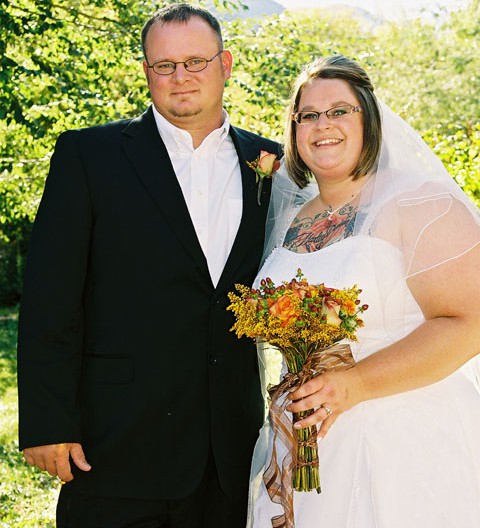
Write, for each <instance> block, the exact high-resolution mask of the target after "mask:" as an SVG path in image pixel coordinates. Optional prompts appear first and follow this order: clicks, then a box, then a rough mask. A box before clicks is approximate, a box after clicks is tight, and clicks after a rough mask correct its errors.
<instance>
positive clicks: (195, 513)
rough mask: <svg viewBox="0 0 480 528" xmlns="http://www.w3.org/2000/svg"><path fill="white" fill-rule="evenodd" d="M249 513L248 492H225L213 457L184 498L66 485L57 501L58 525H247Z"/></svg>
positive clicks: (192, 527) (205, 527) (210, 527)
mask: <svg viewBox="0 0 480 528" xmlns="http://www.w3.org/2000/svg"><path fill="white" fill-rule="evenodd" d="M246 517H247V493H246V492H245V494H243V495H241V496H230V495H227V494H226V493H224V492H223V491H222V490H221V489H220V486H219V484H218V478H217V472H216V470H215V465H214V463H213V459H212V458H211V457H210V461H209V464H208V467H207V470H206V472H205V475H204V477H203V479H202V481H201V483H200V485H199V486H198V488H197V489H196V490H195V492H194V493H193V494H192V495H190V496H188V497H185V498H183V499H175V500H162V499H159V500H150V499H148V500H143V499H128V498H107V497H97V496H91V495H84V494H77V493H75V492H73V491H71V490H70V489H69V486H68V485H65V486H63V487H62V490H61V492H60V497H59V499H58V504H57V528H245V525H246Z"/></svg>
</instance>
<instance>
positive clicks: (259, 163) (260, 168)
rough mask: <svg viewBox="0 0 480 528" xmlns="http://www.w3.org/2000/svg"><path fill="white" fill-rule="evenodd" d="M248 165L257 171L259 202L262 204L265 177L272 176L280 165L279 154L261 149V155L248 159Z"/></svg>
mask: <svg viewBox="0 0 480 528" xmlns="http://www.w3.org/2000/svg"><path fill="white" fill-rule="evenodd" d="M247 165H248V166H249V167H250V168H251V169H253V170H254V171H255V181H256V182H257V186H258V188H257V203H258V205H262V204H261V202H260V197H261V195H262V187H263V180H264V178H271V177H272V176H273V173H274V172H275V171H276V170H278V168H279V167H280V162H279V161H278V160H277V155H276V154H272V153H271V152H267V151H266V150H261V151H260V156H258V158H257V159H256V160H254V161H247Z"/></svg>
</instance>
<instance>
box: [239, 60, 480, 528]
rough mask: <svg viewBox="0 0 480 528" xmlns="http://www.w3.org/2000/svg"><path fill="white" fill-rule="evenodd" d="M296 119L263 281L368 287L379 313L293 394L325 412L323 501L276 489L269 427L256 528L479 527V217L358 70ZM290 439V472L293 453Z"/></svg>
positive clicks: (280, 176)
mask: <svg viewBox="0 0 480 528" xmlns="http://www.w3.org/2000/svg"><path fill="white" fill-rule="evenodd" d="M290 115H291V119H290V120H288V124H287V127H286V139H285V164H284V166H283V167H282V169H281V170H280V171H279V172H278V173H277V175H276V176H275V179H274V184H273V191H272V192H273V195H272V203H271V214H270V226H269V232H270V238H269V239H268V241H267V243H266V255H265V257H266V260H265V262H264V265H263V267H262V269H261V270H260V272H259V275H258V279H257V280H261V279H262V278H265V277H270V278H271V279H273V281H274V282H275V283H276V284H280V283H281V282H282V281H289V280H290V279H292V278H293V277H294V276H295V275H296V272H297V269H298V268H301V269H302V271H303V273H304V275H305V277H306V278H307V279H308V281H309V282H311V283H317V284H318V283H322V282H323V283H325V285H326V286H329V287H335V288H345V287H351V286H353V285H354V284H357V285H358V286H359V287H360V288H361V289H362V294H361V302H362V303H366V304H368V305H369V309H368V310H367V311H366V312H365V313H364V314H362V318H363V319H364V322H365V326H364V328H362V329H360V330H359V332H358V342H355V343H352V344H351V346H352V351H353V355H354V358H355V360H356V365H355V366H354V367H353V368H351V369H348V370H342V371H334V372H326V373H324V374H322V375H319V376H317V377H315V378H314V379H312V380H311V381H309V382H308V383H306V384H305V385H304V386H303V387H301V388H300V389H297V390H296V391H295V392H293V393H291V394H290V395H289V396H288V397H289V398H290V399H291V400H292V402H291V403H290V404H289V406H288V407H287V411H286V412H287V414H288V416H289V417H291V412H293V411H295V412H299V411H303V410H307V409H312V408H313V409H315V413H314V414H312V415H311V416H310V417H308V418H306V419H304V420H302V421H301V422H299V424H297V425H299V426H300V427H302V426H307V425H312V424H314V423H316V424H317V425H318V427H319V445H318V451H319V465H320V481H321V486H322V492H321V493H320V494H317V493H316V492H315V491H312V492H301V493H299V492H292V490H291V486H290V484H289V482H283V484H282V486H281V487H280V488H279V489H278V490H274V489H267V486H266V483H265V482H264V479H263V474H264V471H265V468H266V467H267V466H268V465H269V463H270V461H271V453H272V443H273V435H272V432H271V429H270V427H269V423H268V421H267V422H266V424H265V425H264V427H263V428H262V430H261V433H260V438H259V441H258V443H257V446H256V450H255V454H254V460H253V464H252V482H251V497H250V508H249V526H253V527H255V528H271V527H272V526H273V527H277V526H278V527H281V526H284V527H287V528H292V527H293V526H295V527H296V528H317V527H318V528H478V527H480V393H479V391H478V379H477V380H476V379H475V366H476V365H475V361H477V359H478V358H475V356H476V355H477V354H479V352H480V276H479V273H480V227H479V224H480V220H479V213H478V210H477V208H476V207H475V206H474V205H473V204H472V203H471V202H470V201H469V200H468V198H467V197H466V196H465V195H464V193H463V192H462V191H461V190H460V188H459V187H458V186H457V185H456V184H455V183H454V181H453V180H452V178H451V177H450V176H449V175H448V173H447V171H446V170H445V168H444V167H443V165H442V164H441V162H440V161H439V160H438V159H437V158H436V157H435V156H434V155H433V153H432V152H431V151H430V149H429V148H428V147H427V146H426V145H425V144H424V143H423V141H422V140H421V138H420V137H419V136H418V134H416V133H415V132H414V131H413V130H412V129H411V128H410V127H409V126H408V125H407V124H406V123H405V122H404V121H403V120H401V119H400V118H399V117H398V116H396V115H394V114H393V113H392V112H391V111H390V110H389V109H388V108H387V107H386V106H385V105H383V104H381V103H379V102H378V101H377V99H376V97H375V95H374V93H373V87H372V85H371V82H370V79H369V78H368V75H367V74H366V72H365V71H364V70H363V68H361V67H360V66H359V65H358V64H357V63H356V62H354V61H352V60H350V59H348V58H346V57H343V56H341V55H335V56H333V57H330V58H327V59H321V60H318V61H315V62H313V63H312V64H310V65H309V66H308V67H307V68H306V69H305V71H304V72H303V73H302V74H301V75H300V76H299V78H298V80H297V83H296V85H295V87H294V90H293V94H292V98H291V104H290ZM285 169H286V170H285ZM287 173H288V174H289V175H290V177H288V176H287ZM292 180H293V181H292ZM310 181H313V184H312V183H309V182H310ZM472 358H474V359H472ZM261 359H262V358H261ZM469 360H471V361H469ZM477 372H478V371H477ZM275 442H276V452H277V465H278V468H279V470H281V468H282V461H283V458H284V457H285V454H286V453H287V450H288V449H289V446H285V445H283V444H282V442H281V440H280V439H279V438H276V440H275ZM265 480H266V479H265ZM292 493H293V514H288V513H287V514H285V509H284V507H283V505H282V504H285V497H286V496H288V494H292Z"/></svg>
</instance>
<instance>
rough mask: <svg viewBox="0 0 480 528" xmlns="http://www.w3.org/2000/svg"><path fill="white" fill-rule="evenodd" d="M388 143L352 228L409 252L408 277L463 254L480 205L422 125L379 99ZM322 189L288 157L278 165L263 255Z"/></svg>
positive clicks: (479, 228) (474, 239)
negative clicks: (290, 170) (301, 179)
mask: <svg viewBox="0 0 480 528" xmlns="http://www.w3.org/2000/svg"><path fill="white" fill-rule="evenodd" d="M380 109H381V113H382V129H383V132H382V145H381V149H380V154H379V159H378V165H377V169H376V171H375V173H374V174H372V175H371V176H367V177H368V180H367V181H366V183H365V185H364V187H363V189H362V192H361V194H360V203H359V208H358V213H357V217H356V220H355V226H354V230H353V236H367V237H376V238H381V239H383V240H385V241H386V242H388V243H390V244H393V245H394V246H395V247H397V248H398V250H399V251H401V252H402V254H403V261H404V264H405V270H404V271H405V278H408V277H409V276H412V275H414V274H416V273H421V272H423V271H426V270H428V269H430V268H433V267H435V266H438V265H440V264H442V263H444V262H446V261H448V260H451V259H454V258H457V257H459V256H461V255H462V254H464V253H465V252H467V251H468V250H469V249H472V248H473V247H474V246H475V245H476V244H478V243H479V242H480V212H479V210H478V208H477V207H476V206H475V205H474V204H473V203H472V202H471V200H470V199H469V198H468V197H467V196H466V195H465V193H464V192H463V191H462V190H461V189H460V187H459V186H458V185H457V184H456V183H455V181H454V180H453V179H452V177H451V176H450V174H449V173H448V172H447V170H446V168H445V167H444V165H443V164H442V162H441V161H440V159H439V158H437V156H435V154H434V153H433V151H432V150H431V149H430V148H429V147H428V146H427V145H426V143H425V142H424V141H423V140H422V138H421V137H420V136H419V134H418V133H417V132H415V131H414V130H413V129H412V128H411V127H410V126H409V125H408V124H407V123H406V122H405V121H404V120H402V119H401V118H400V117H399V116H397V115H396V114H394V113H393V112H392V111H391V110H390V108H388V107H387V105H385V104H383V103H380ZM317 194H318V187H317V184H316V182H315V181H313V182H312V183H310V184H309V185H308V186H307V187H306V188H305V189H299V188H298V187H297V186H296V185H295V184H294V183H293V182H292V181H291V180H290V179H289V177H288V175H287V173H286V170H285V167H284V165H282V166H281V168H280V169H279V170H278V171H277V172H276V173H275V177H274V181H273V187H272V198H271V203H270V209H269V212H268V218H267V231H266V238H265V248H264V255H263V261H265V260H266V258H267V257H268V256H269V254H270V253H271V252H272V250H273V249H274V248H275V247H277V246H278V245H281V244H282V242H283V238H284V236H285V233H286V230H287V229H288V227H289V225H290V223H291V221H292V219H293V216H294V214H295V212H296V211H298V209H300V207H301V206H302V205H303V204H305V203H306V202H308V201H309V200H311V199H312V198H314V197H315V196H316V195H317Z"/></svg>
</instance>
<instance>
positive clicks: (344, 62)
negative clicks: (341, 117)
mask: <svg viewBox="0 0 480 528" xmlns="http://www.w3.org/2000/svg"><path fill="white" fill-rule="evenodd" d="M314 79H341V80H343V81H346V82H347V83H348V84H349V85H350V87H351V89H352V90H353V92H354V93H355V95H356V97H357V99H358V101H359V103H360V106H361V108H362V115H363V148H362V153H361V155H360V159H359V160H358V164H357V166H356V167H355V169H354V170H353V172H352V174H351V176H352V178H353V179H354V180H355V179H357V178H359V177H360V176H364V175H366V174H368V173H369V172H370V171H371V170H372V169H373V167H374V166H375V164H376V161H377V158H378V153H379V151H380V144H381V142H382V123H381V118H380V109H379V106H378V101H377V98H376V97H375V95H374V93H373V85H372V82H371V81H370V78H369V76H368V75H367V72H366V71H365V70H364V69H363V68H362V67H361V66H360V65H359V64H358V63H357V62H355V61H354V60H352V59H349V58H348V57H345V56H344V55H332V56H331V57H325V58H320V59H317V60H315V61H313V62H311V63H310V64H308V65H307V66H306V68H305V69H304V70H303V71H302V73H300V75H299V76H298V78H297V80H296V82H295V84H294V86H293V89H292V95H291V97H290V103H289V105H288V110H287V112H288V113H287V124H286V127H285V164H286V167H287V170H288V173H289V175H290V177H291V178H292V179H293V181H294V182H295V183H296V184H297V185H298V186H299V187H300V188H303V187H305V186H306V185H307V183H308V182H309V181H311V177H312V174H311V172H310V169H309V168H308V167H307V166H306V165H305V163H304V162H303V160H302V158H301V157H300V155H299V153H298V149H297V144H296V142H297V134H296V127H297V124H296V123H295V121H294V120H293V119H292V116H293V114H294V113H295V112H297V111H298V103H299V101H300V98H301V96H302V92H303V89H304V88H305V86H306V85H307V84H308V83H309V82H310V81H312V80H314Z"/></svg>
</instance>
